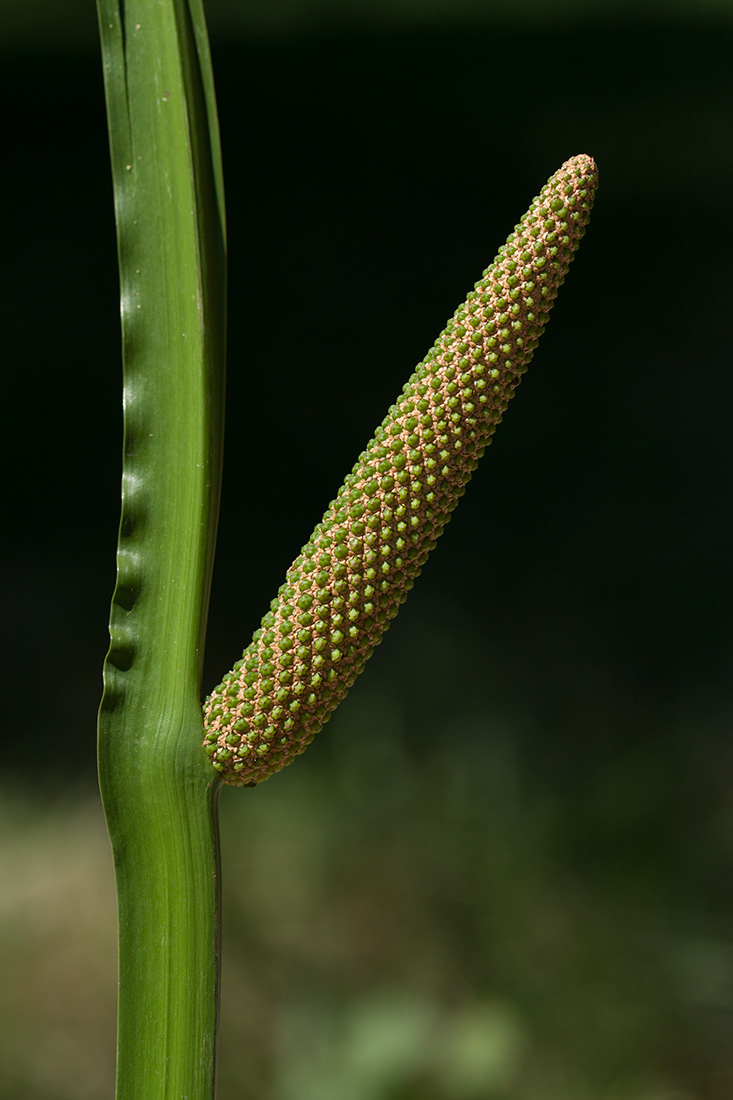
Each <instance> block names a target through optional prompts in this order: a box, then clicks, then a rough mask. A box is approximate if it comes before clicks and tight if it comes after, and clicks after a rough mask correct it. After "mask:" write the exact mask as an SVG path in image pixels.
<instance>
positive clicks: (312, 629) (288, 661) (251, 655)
mask: <svg viewBox="0 0 733 1100" xmlns="http://www.w3.org/2000/svg"><path fill="white" fill-rule="evenodd" d="M596 180H597V172H596V166H595V163H594V162H593V160H592V159H591V158H590V157H588V156H577V157H573V158H572V159H571V160H569V161H567V162H566V163H565V164H564V165H563V166H562V168H560V169H559V170H558V171H557V172H556V173H555V175H554V176H552V177H551V179H550V180H549V181H548V183H547V184H546V185H545V187H544V188H543V189H542V191H541V193H540V194H539V195H538V197H537V198H536V199H535V200H534V202H533V203H532V205H531V206H530V208H529V210H528V211H527V213H526V214H525V216H524V217H523V218H522V221H521V222H520V223H519V225H517V226H516V227H515V229H514V232H513V233H512V234H511V236H510V237H509V239H508V240H507V242H506V244H505V245H504V246H503V247H502V248H501V249H500V251H499V253H498V255H497V257H496V259H495V260H494V262H493V264H492V265H491V267H489V268H488V269H487V270H486V271H485V272H484V275H483V277H482V278H481V280H480V281H479V282H478V283H476V285H475V288H474V290H472V291H471V293H470V294H469V295H468V297H467V300H466V302H465V303H464V304H463V305H462V306H461V307H460V308H459V309H457V310H456V312H455V314H454V315H453V317H452V319H451V320H450V321H449V322H448V324H447V325H446V327H445V329H444V331H443V333H442V334H441V336H440V338H439V339H438V340H437V341H436V342H435V344H434V346H433V347H432V348H431V350H430V351H429V352H428V354H427V356H426V357H425V359H424V360H423V361H422V363H420V365H419V366H418V367H417V368H416V370H415V372H414V373H413V375H412V377H411V378H410V380H409V382H408V383H407V384H406V385H405V386H404V388H403V390H402V393H401V394H400V396H399V398H398V399H397V401H396V403H395V404H394V405H392V407H391V408H390V410H389V412H388V413H387V416H386V417H385V419H384V420H383V421H382V423H381V424H380V426H379V427H378V428H377V430H376V432H375V434H374V438H373V439H372V440H371V442H370V443H369V445H368V447H367V448H366V450H365V451H363V452H362V454H361V455H360V456H359V459H358V461H357V463H356V465H355V466H354V468H353V470H352V471H351V473H350V474H349V475H348V476H347V478H346V480H345V482H344V484H343V485H342V487H341V489H340V490H339V493H338V496H337V497H336V499H335V500H334V501H332V503H331V504H330V505H329V508H328V510H327V511H326V514H325V515H324V517H323V519H322V521H321V522H320V523H319V524H318V526H317V527H316V529H315V531H314V532H313V534H312V535H311V537H310V540H309V541H308V542H307V543H306V545H305V546H304V547H303V550H302V551H301V553H300V555H299V557H298V558H297V559H296V561H294V562H293V564H292V565H291V566H290V568H289V570H288V572H287V574H286V576H285V582H284V584H283V585H282V586H281V587H280V589H279V590H278V594H277V597H276V598H275V599H274V600H273V601H272V603H271V605H270V610H269V611H268V613H267V614H266V615H265V617H264V619H263V620H262V624H261V626H260V628H259V629H258V630H256V631H255V633H254V636H253V638H252V642H251V644H250V645H249V647H248V648H247V649H246V650H245V652H244V655H243V657H242V659H241V661H238V662H237V664H236V665H235V666H234V669H233V670H232V671H231V672H230V673H229V674H228V675H227V676H225V677H224V680H223V681H222V683H221V684H220V685H219V687H217V688H216V689H215V690H214V691H213V692H212V694H211V695H210V696H209V698H208V699H207V700H206V702H205V704H204V727H205V731H206V736H205V741H204V749H205V751H206V752H207V753H208V755H209V756H210V758H211V761H212V763H213V765H214V767H215V768H216V769H217V771H219V772H220V773H221V774H222V776H223V778H224V779H225V780H226V781H227V782H228V783H232V784H234V785H236V786H254V785H255V784H257V783H260V782H261V781H262V780H263V779H267V778H269V776H271V775H272V774H273V773H274V772H276V771H279V770H280V769H281V768H283V767H284V766H285V765H286V764H289V763H290V761H291V760H292V759H293V758H294V757H295V756H297V755H298V754H299V753H301V752H303V750H304V749H305V747H306V745H308V744H309V742H310V741H311V740H312V739H313V736H314V735H315V734H316V733H317V732H318V730H320V729H321V727H322V726H323V725H324V724H325V723H326V722H327V721H328V719H329V718H330V716H331V714H332V712H333V710H334V709H335V707H336V706H337V705H338V703H339V702H340V701H341V699H343V697H344V695H345V694H346V692H347V691H348V689H349V688H350V687H351V685H352V684H353V682H354V680H355V679H356V677H357V676H358V675H359V673H360V672H361V671H362V669H363V668H364V664H365V662H366V660H367V658H368V657H369V656H370V655H371V653H372V651H373V650H374V648H375V646H377V645H378V644H379V642H380V641H381V639H382V635H383V633H384V631H385V630H386V629H387V627H388V626H389V623H390V621H391V620H392V619H393V618H394V616H395V615H396V614H397V611H398V609H399V606H400V604H401V603H402V602H403V600H404V599H405V597H406V596H407V593H408V592H409V590H410V589H411V588H412V585H413V583H414V581H415V578H416V577H417V575H418V574H419V573H420V570H421V569H422V567H423V565H424V563H425V560H426V558H427V556H428V554H429V552H430V551H431V550H432V549H433V547H434V546H435V540H436V539H437V537H438V535H439V534H440V533H441V531H442V530H443V528H444V527H445V525H446V523H447V522H448V520H449V518H450V515H451V512H452V511H453V509H454V507H455V506H456V504H457V503H458V499H459V498H460V497H461V496H462V495H463V492H464V489H465V486H466V483H467V482H468V480H469V478H470V476H471V474H472V472H473V470H474V469H475V468H476V465H477V463H478V460H479V459H480V457H481V455H482V454H483V452H484V450H485V448H486V446H487V445H488V443H489V442H490V440H491V436H492V435H493V433H494V430H495V428H496V425H497V424H498V423H499V422H500V421H501V418H502V415H503V413H504V410H505V409H506V407H507V404H508V402H509V398H510V397H511V396H512V394H513V392H514V389H515V387H516V386H517V384H518V382H519V380H520V378H521V376H522V374H523V373H524V371H525V370H526V369H527V364H528V363H529V360H530V359H531V358H532V353H533V352H534V349H535V347H536V345H537V341H538V338H539V336H540V334H541V333H542V330H543V328H544V326H545V323H546V322H547V319H548V313H549V309H550V307H551V305H552V303H553V300H554V298H555V295H556V293H557V290H558V287H559V286H560V284H561V283H562V282H563V279H564V277H565V274H566V273H567V270H568V267H569V265H570V261H571V260H572V258H573V254H574V252H575V249H576V248H577V246H578V243H579V241H580V238H581V237H582V236H583V233H584V232H585V226H586V224H587V221H588V217H589V214H590V209H591V206H592V203H593V197H594V194H595V188H596Z"/></svg>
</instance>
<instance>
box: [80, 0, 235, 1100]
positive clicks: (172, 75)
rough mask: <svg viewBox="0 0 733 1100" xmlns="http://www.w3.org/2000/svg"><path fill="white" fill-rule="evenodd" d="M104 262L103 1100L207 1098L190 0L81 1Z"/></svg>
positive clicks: (216, 389) (209, 781) (219, 259)
mask: <svg viewBox="0 0 733 1100" xmlns="http://www.w3.org/2000/svg"><path fill="white" fill-rule="evenodd" d="M98 12H99V25H100V35H101V41H102V53H103V61H104V76H105V92H106V99H107V114H108V125H109V135H110V150H111V158H112V176H113V185H114V196H115V213H116V222H117V237H118V250H119V268H120V292H121V312H122V345H123V369H124V370H123V373H124V447H123V469H122V516H121V522H120V536H119V546H118V554H117V584H116V587H115V592H114V595H113V599H112V610H111V617H110V650H109V653H108V655H107V659H106V662H105V668H104V685H105V686H104V695H103V699H102V704H101V708H100V715H99V776H100V788H101V791H102V798H103V801H104V808H105V813H106V816H107V823H108V828H109V833H110V838H111V841H112V848H113V852H114V859H115V874H116V881H117V893H118V905H119V925H120V935H119V1020H118V1065H117V1097H118V1100H174V1098H175V1100H182V1098H183V1097H186V1098H187V1100H211V1098H212V1097H213V1095H214V1076H215V1049H216V1028H217V999H218V965H219V964H218V943H219V939H218V914H219V873H218V832H217V821H216V803H217V793H218V779H217V777H216V776H215V774H214V773H212V769H211V765H210V763H209V761H208V759H207V757H206V756H205V754H204V753H203V750H202V749H201V739H202V720H201V710H200V677H201V660H202V654H203V646H204V635H205V629H206V615H207V608H208V598H209V589H210V582H211V570H212V564H213V554H214V541H215V532H216V521H217V515H218V506H219V489H220V480H221V453H222V435H223V429H222V421H223V389H224V347H225V222H224V206H223V188H222V173H221V162H220V152H219V137H218V125H217V119H216V105H215V100H214V90H213V79H212V75H211V64H210V59H209V52H208V43H207V38H206V28H205V25H204V19H203V11H202V8H201V4H200V0H156V2H155V3H151V2H150V0H124V2H123V0H98Z"/></svg>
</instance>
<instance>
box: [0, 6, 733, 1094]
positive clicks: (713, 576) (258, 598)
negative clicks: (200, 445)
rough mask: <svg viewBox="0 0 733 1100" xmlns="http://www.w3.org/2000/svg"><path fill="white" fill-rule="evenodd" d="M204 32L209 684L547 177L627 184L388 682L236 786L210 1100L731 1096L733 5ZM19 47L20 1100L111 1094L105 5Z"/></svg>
mask: <svg viewBox="0 0 733 1100" xmlns="http://www.w3.org/2000/svg"><path fill="white" fill-rule="evenodd" d="M209 10H210V22H211V31H212V51H213V55H214V65H215V73H216V77H217V87H218V95H219V102H220V114H221V124H222V137H223V145H224V161H225V172H226V180H227V199H228V209H229V219H230V255H231V302H230V312H231V331H230V374H229V405H228V437H227V465H226V471H225V487H224V500H223V510H222V522H221V534H220V543H219V554H218V560H217V573H216V578H215V585H214V592H213V600H212V612H211V630H210V643H209V651H208V655H207V666H206V674H205V688H206V689H207V690H208V689H210V688H211V687H212V686H213V685H214V684H215V683H216V682H217V681H218V679H219V677H220V675H221V674H222V672H223V671H224V670H225V668H227V667H229V665H230V663H231V662H232V661H233V660H234V659H235V657H236V655H237V654H238V652H239V651H240V650H241V648H242V646H243V645H244V644H245V642H246V641H247V639H248V637H249V634H250V632H251V631H252V629H254V627H255V626H256V625H257V621H258V619H259V617H260V615H261V614H262V612H263V611H264V610H265V607H266V605H267V603H268V602H269V599H270V597H271V595H272V594H273V593H274V591H275V589H276V588H277V585H278V584H279V582H280V579H281V576H282V574H283V572H284V570H285V568H286V567H287V565H288V564H289V562H290V561H291V560H292V558H293V557H294V555H295V554H296V553H297V551H298V549H299V547H300V545H301V544H302V542H303V541H304V540H305V539H306V537H307V536H308V534H309V533H310V530H311V528H312V526H313V524H314V523H315V522H316V521H317V519H318V518H319V517H320V515H321V513H322V511H323V509H324V507H325V505H326V503H327V502H328V500H329V499H330V498H331V497H332V495H333V494H334V492H335V490H336V489H337V487H338V485H339V483H340V480H341V478H342V476H343V474H344V473H345V472H346V470H347V469H348V468H350V466H351V464H352V462H353V460H354V458H355V457H356V454H357V453H358V451H359V450H360V449H361V447H362V446H363V445H364V444H365V442H366V441H367V439H368V438H369V436H370V434H371V431H372V429H373V427H374V425H375V424H376V423H377V422H378V421H379V420H380V419H381V417H382V415H383V413H384V411H385V409H386V407H387V405H388V404H389V403H390V402H391V401H392V400H393V398H394V396H395V395H396V393H397V391H398V390H399V388H400V386H401V385H402V382H403V381H404V380H405V378H406V377H407V375H408V373H409V371H410V370H411V369H412V367H413V365H414V364H415V363H416V362H417V361H418V360H419V359H420V358H421V357H422V355H423V354H424V352H425V351H426V349H427V347H428V346H429V345H430V343H432V341H433V339H434V338H435V336H436V335H437V334H438V332H439V331H440V329H441V327H442V325H443V323H444V321H445V319H446V317H447V316H448V315H449V314H450V312H451V311H452V309H453V308H454V307H455V306H456V305H457V304H458V302H459V301H460V300H461V299H462V298H463V295H464V293H465V291H466V290H467V289H469V287H470V286H471V285H472V283H473V281H474V280H475V279H476V278H477V277H478V275H479V274H480V272H481V271H482V269H483V268H484V267H485V266H486V264H487V263H488V262H489V261H490V259H491V258H492V256H493V254H494V252H495V250H496V248H497V247H498V245H499V244H501V243H502V241H503V240H504V239H505V237H506V236H507V234H508V232H509V230H510V229H511V227H512V226H513V224H514V223H515V222H516V221H517V220H518V218H519V217H520V216H521V214H522V213H523V212H524V210H525V208H526V206H527V205H528V203H529V200H530V199H531V197H532V196H533V195H534V194H535V193H536V191H537V190H538V189H539V187H540V186H541V185H542V184H543V182H544V181H545V179H546V178H547V176H549V175H550V173H551V172H552V171H554V169H555V168H556V167H558V166H559V164H560V163H561V162H562V161H563V160H564V159H566V158H567V157H568V156H570V155H572V154H574V153H578V152H587V153H591V154H592V155H593V156H595V157H596V159H597V161H598V164H599V167H600V177H601V187H600V192H599V197H598V200H597V204H596V210H595V212H594V215H593V219H592V222H591V227H590V230H589V233H588V236H587V238H586V240H585V241H584V243H583V246H582V248H581V251H580V254H579V257H578V259H577V260H576V262H575V264H574V267H573V269H572V270H571V272H570V275H569V277H568V280H567V284H566V286H565V287H564V289H563V292H562V294H561V295H560V298H559V301H558V305H557V306H556V309H555V312H554V315H553V320H552V323H551V324H550V326H549V329H548V332H547V334H546V336H545V337H544V339H543V342H542V344H541V346H540V349H539V351H538V354H537V356H536V359H535V362H534V363H533V365H532V367H531V369H530V372H529V374H528V375H527V378H526V380H525V381H524V383H523V385H522V387H521V390H520V393H519V394H518V397H517V399H516V401H515V402H514V403H513V404H512V407H511V408H510V410H509V413H508V415H507V419H506V423H505V424H504V425H502V428H501V430H500V431H499V432H498V433H497V437H496V441H495V443H494V445H493V446H492V447H491V449H490V451H489V453H488V454H487V456H486V459H485V460H484V464H483V468H482V469H480V470H479V471H478V473H477V474H476V476H475V478H474V480H473V482H472V484H471V486H470V488H469V491H468V493H467V494H466V497H465V499H464V501H463V502H462V504H461V507H460V508H459V509H458V511H457V513H456V516H455V518H454V519H453V521H452V522H451V525H450V527H449V529H448V531H447V532H446V534H445V536H444V537H443V540H442V543H441V545H439V547H438V549H437V550H436V552H435V554H434V556H433V559H432V560H431V562H430V564H429V566H428V567H427V568H426V571H425V575H424V577H423V578H421V581H420V583H419V584H418V585H417V586H416V590H415V592H414V593H413V595H412V596H411V598H410V600H409V601H408V603H407V605H406V607H405V608H404V610H403V611H402V612H401V614H400V617H399V619H398V620H397V622H396V623H395V625H394V626H393V628H392V630H391V632H390V633H389V635H388V636H387V637H386V639H385V641H384V643H383V645H382V646H381V647H380V649H379V650H378V651H377V653H376V655H375V657H374V659H373V662H372V665H371V668H369V669H368V671H367V674H366V675H365V676H364V677H363V678H362V680H361V681H360V682H359V683H358V684H357V686H356V687H355V688H354V690H353V693H352V695H351V696H350V698H349V699H348V700H347V701H346V702H345V703H344V705H343V707H342V708H341V710H340V712H339V713H338V714H337V716H336V717H335V718H334V719H333V721H332V722H331V724H330V725H329V726H328V727H327V728H326V730H324V732H323V733H322V734H320V735H319V738H318V739H317V742H316V744H315V745H314V746H313V747H312V748H311V749H310V750H309V752H308V753H307V754H306V755H305V757H303V758H302V759H301V760H299V761H298V762H297V763H296V764H295V765H294V766H293V767H292V768H290V769H288V770H287V771H286V772H284V773H283V774H282V775H281V776H278V777H276V778H275V779H274V780H273V781H271V782H269V783H267V784H265V785H263V786H262V787H261V788H258V789H256V790H254V791H249V792H238V791H225V792H224V795H223V805H222V831H223V845H224V896H225V914H224V922H225V923H224V930H225V936H224V940H225V947H224V979H223V1018H222V1041H221V1081H220V1097H221V1100H233V1098H235V1097H236V1098H241V1100H342V1098H345V1097H347V1098H348V1100H730V1097H731V1096H733V1053H732V1051H733V1043H732V1042H731V1035H732V1034H733V931H732V927H731V918H732V917H733V793H732V789H731V787H732V784H731V779H732V777H733V776H732V773H733V767H732V765H733V753H732V742H731V714H732V712H733V698H732V693H731V678H730V665H731V651H732V650H733V637H732V634H731V621H732V619H731V585H730V579H729V567H728V561H729V547H730V543H731V516H732V509H731V491H730V481H731V470H732V467H733V448H732V444H731V432H730V427H729V419H730V409H731V404H732V399H733V392H732V391H733V376H732V374H731V339H730V316H731V301H732V300H733V296H732V293H731V291H732V289H733V286H732V284H733V276H732V274H731V252H732V247H731V246H732V244H733V240H732V238H733V222H732V218H731V194H732V189H731V184H732V183H733V179H732V176H733V141H732V137H733V134H732V123H733V72H732V69H731V60H730V59H731V57H732V56H733V5H732V4H731V3H730V0H709V2H707V3H703V2H701V0H695V2H694V3H693V2H692V0H689V2H683V0H680V2H678V3H674V4H672V3H666V2H659V3H656V4H654V3H643V2H635V3H630V2H629V3H627V2H621V0H616V2H613V0H606V2H605V3H601V2H598V3H591V2H590V0H564V2H559V0H558V2H557V3H553V4H549V3H540V2H538V0H522V2H519V0H515V2H512V3H510V2H509V0H504V2H501V3H500V2H497V3H492V2H489V0H483V2H482V0H420V2H418V0H402V2H394V3H386V2H385V0H379V2H375V0H369V2H368V0H351V2H348V3H347V2H345V0H342V2H341V3H339V4H336V3H325V2H320V3H319V2H316V0H270V2H267V3H265V2H263V0H260V2H256V3H255V2H253V3H244V2H239V3H235V2H234V0H210V5H209ZM1 14H2V19H1V20H0V24H2V25H1V26H0V59H1V61H2V64H1V65H0V88H1V92H2V99H1V101H2V103H3V104H4V111H3V133H4V142H3V168H2V181H3V192H4V202H3V210H4V215H5V217H4V223H5V224H4V233H3V244H4V269H5V271H6V278H5V280H4V284H5V286H4V294H3V305H4V308H3V321H2V324H3V334H4V343H5V346H6V353H5V354H4V361H5V363H6V367H5V371H4V382H5V392H4V400H3V403H2V411H3V440H4V442H5V443H6V444H7V448H8V449H7V456H6V459H5V478H4V483H5V489H6V494H7V502H6V505H5V516H6V521H7V522H6V525H5V535H4V538H3V546H2V555H3V558H2V567H3V574H4V576H5V586H4V587H5V594H4V597H3V607H4V616H3V618H4V629H3V632H2V645H3V661H2V664H1V666H0V667H1V668H2V676H3V683H2V690H3V695H4V697H5V698H6V700H8V712H7V715H8V718H7V721H6V724H5V727H4V730H3V738H2V742H1V743H0V751H1V752H2V757H3V774H4V778H3V780H2V801H1V803H0V826H1V827H0V965H1V966H2V971H3V974H4V981H3V983H2V986H1V988H0V1098H1V1100H6V1098H8V1100H10V1098H12V1100H72V1098H73V1100H92V1098H94V1100H96V1098H98V1097H103V1096H111V1095H112V1088H113V1085H112V1078H113V1058H114V1053H113V1046H114V1035H113V1032H114V996H115V994H114V980H115V976H114V971H115V956H114V936H115V928H114V900H113V884H112V878H111V863H110V857H109V854H108V850H107V842H106V837H105V833H104V827H103V823H102V819H101V814H100V810H99V806H98V802H97V797H96V793H95V785H94V783H95V781H94V722H95V710H96V706H97V702H98V697H99V690H100V666H101V660H102V657H103V654H104V650H105V646H106V620H107V607H108V602H109V597H110V594H111V588H112V583H113V570H114V547H115V541H116V525H117V514H118V496H119V493H118V485H119V454H120V427H121V418H120V411H119V404H120V399H119V391H120V368H119V347H118V344H119V339H118V329H117V324H118V322H117V286H116V261H115V250H114V249H115V246H114V225H113V215H112V199H111V187H110V179H109V167H108V161H107V147H106V131H105V118H104V104H103V92H102V82H101V72H100V64H99V61H98V57H97V53H96V39H95V15H94V10H93V4H92V3H91V0H83V2H82V0H73V2H72V0H66V2H65V3H64V4H59V3H57V2H56V0H46V2H45V3H41V2H40V0H39V2H38V3H37V4H36V5H29V4H27V3H21V2H20V0H3V6H2V13H1ZM13 699H15V700H16V703H14V704H13V706H12V707H10V701H11V700H13ZM19 699H22V701H23V706H22V707H21V706H20V702H19ZM11 712H12V714H11Z"/></svg>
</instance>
